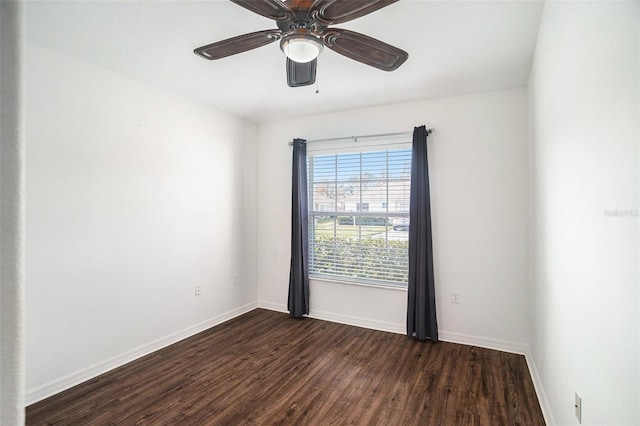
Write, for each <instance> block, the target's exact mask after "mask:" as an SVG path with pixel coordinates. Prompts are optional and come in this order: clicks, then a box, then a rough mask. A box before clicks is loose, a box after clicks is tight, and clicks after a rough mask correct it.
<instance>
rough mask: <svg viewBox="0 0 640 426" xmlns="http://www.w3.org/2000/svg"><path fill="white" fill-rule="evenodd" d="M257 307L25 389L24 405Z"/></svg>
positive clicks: (219, 317) (234, 311) (253, 305)
mask: <svg viewBox="0 0 640 426" xmlns="http://www.w3.org/2000/svg"><path fill="white" fill-rule="evenodd" d="M257 307H258V304H257V303H248V304H246V305H244V306H241V307H239V308H236V309H232V310H231V311H228V312H225V313H223V314H220V315H217V316H215V317H213V318H210V319H208V320H206V321H202V322H201V323H198V324H195V325H193V326H191V327H187V328H185V329H183V330H180V331H177V332H175V333H171V334H169V335H167V336H165V337H161V338H160V339H157V340H154V341H152V342H149V343H147V344H145V345H142V346H138V347H137V348H134V349H132V350H130V351H127V352H125V353H122V354H120V355H116V356H114V357H112V358H109V359H106V360H104V361H101V362H98V363H96V364H93V365H90V366H88V367H86V368H83V369H81V370H78V371H76V372H74V373H71V374H67V375H66V376H63V377H60V378H58V379H55V380H52V381H50V382H48V383H45V384H43V385H40V386H36V387H35V388H33V389H28V390H27V392H26V395H25V402H26V405H31V404H34V403H36V402H38V401H41V400H43V399H45V398H48V397H50V396H52V395H55V394H57V393H59V392H62V391H64V390H66V389H69V388H71V387H73V386H75V385H78V384H80V383H82V382H85V381H87V380H90V379H93V378H94V377H97V376H99V375H101V374H103V373H106V372H107V371H110V370H113V369H114V368H117V367H120V366H122V365H124V364H127V363H129V362H131V361H134V360H136V359H138V358H141V357H143V356H145V355H149V354H150V353H152V352H155V351H157V350H159V349H162V348H164V347H167V346H169V345H172V344H174V343H176V342H179V341H180V340H183V339H186V338H187V337H191V336H193V335H195V334H198V333H200V332H202V331H204V330H207V329H208V328H211V327H214V326H216V325H218V324H221V323H223V322H225V321H228V320H230V319H232V318H235V317H237V316H239V315H242V314H245V313H247V312H249V311H251V310H253V309H255V308H257Z"/></svg>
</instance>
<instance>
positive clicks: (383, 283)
mask: <svg viewBox="0 0 640 426" xmlns="http://www.w3.org/2000/svg"><path fill="white" fill-rule="evenodd" d="M392 151H403V155H407V154H408V159H404V161H405V162H408V164H409V167H408V173H407V174H406V175H405V176H403V177H402V178H396V179H393V178H391V177H390V176H389V174H390V171H389V170H390V166H389V153H390V152H392ZM366 152H385V155H386V165H385V169H384V172H385V179H384V183H385V197H386V199H385V200H384V201H382V202H381V203H380V204H381V209H383V211H370V210H369V207H370V205H371V203H370V201H365V200H364V199H363V191H362V185H363V181H365V183H366V180H363V179H362V177H363V167H362V166H363V163H362V161H363V154H364V153H366ZM341 154H358V155H359V159H360V169H359V173H360V179H359V180H358V181H357V184H358V185H359V186H360V188H359V191H358V192H359V200H358V202H357V204H356V208H355V209H354V210H347V209H346V206H345V207H343V210H341V209H340V207H339V205H338V198H339V197H338V196H337V194H338V184H339V183H340V182H341V180H340V179H338V172H339V171H338V170H339V165H338V157H339V156H340V155H341ZM326 155H331V156H335V157H336V160H335V166H334V167H335V178H334V179H333V180H332V181H329V182H330V183H331V184H333V185H334V188H335V193H334V194H335V195H334V196H335V199H334V206H333V209H331V210H326V209H325V204H326V203H325V204H323V203H319V202H317V201H316V200H315V199H314V184H318V183H319V181H315V182H314V161H313V159H314V157H317V156H326ZM410 164H411V143H410V142H406V141H403V142H400V143H398V142H395V143H393V142H390V143H383V144H380V143H379V141H378V143H376V144H374V145H373V146H365V147H364V149H363V147H362V146H359V147H351V148H350V149H349V148H347V149H340V148H338V149H316V150H309V149H308V151H307V174H308V190H309V192H308V194H309V196H308V203H309V204H308V206H309V211H308V214H309V278H310V279H312V280H319V281H329V282H337V283H344V284H355V285H364V286H368V287H376V288H391V289H399V290H406V289H407V284H408V283H407V281H408V279H407V278H408V277H407V275H408V229H407V231H406V240H405V239H401V240H400V241H406V248H403V250H405V252H406V254H405V255H404V256H403V259H406V268H402V269H403V273H404V274H405V277H404V281H395V280H386V279H375V278H363V277H354V276H349V275H346V274H344V275H341V274H339V273H323V272H318V271H316V270H314V266H315V255H316V248H317V247H318V246H317V245H315V244H316V239H315V236H316V231H317V229H316V218H319V217H329V218H332V219H333V238H334V241H335V240H336V239H337V235H338V234H337V227H338V222H339V218H341V217H352V218H353V220H354V225H356V221H358V222H359V223H358V225H357V226H358V228H357V229H358V237H357V240H356V241H357V243H356V244H355V245H354V246H355V247H358V248H359V247H362V248H363V249H364V246H362V245H361V243H362V242H363V241H365V239H363V233H362V227H363V226H367V225H366V224H363V223H362V219H364V218H369V217H371V218H384V220H385V225H384V227H385V228H384V234H385V237H384V242H385V243H384V247H382V249H381V252H387V253H390V254H389V255H390V256H391V255H392V254H391V253H392V252H393V253H395V252H397V250H398V248H397V247H395V248H392V247H390V246H389V241H390V240H389V232H397V231H395V230H394V229H393V221H394V220H395V219H400V218H402V219H406V220H408V219H409V208H408V205H409V197H410V187H411V172H410ZM372 181H374V182H381V181H382V180H381V179H380V178H378V179H373V180H372ZM391 181H397V182H402V183H403V185H404V186H405V187H406V188H403V190H404V191H406V195H404V194H403V197H401V199H402V202H403V204H404V205H406V210H405V211H390V209H389V207H390V206H391V205H392V202H393V201H394V200H390V198H389V182H391ZM397 203H398V202H397V200H396V202H395V204H397ZM345 204H346V202H345ZM365 205H366V207H367V208H366V209H363V207H365ZM312 206H313V207H316V209H312V208H311V207H312ZM318 207H321V208H318ZM374 210H375V209H374ZM358 218H359V219H360V220H358ZM338 246H339V244H337V243H336V247H338ZM341 247H342V248H344V247H345V246H344V245H343V246H341ZM370 249H371V250H373V251H375V250H376V248H370ZM394 262H395V261H393V262H391V263H392V264H393V263H394ZM396 263H397V262H396ZM337 266H338V267H339V266H340V265H339V264H337ZM338 269H339V268H338ZM371 270H372V272H378V271H383V272H384V271H385V270H386V269H385V268H380V269H378V268H372V269H371ZM394 272H395V270H394ZM389 274H390V275H391V272H389Z"/></svg>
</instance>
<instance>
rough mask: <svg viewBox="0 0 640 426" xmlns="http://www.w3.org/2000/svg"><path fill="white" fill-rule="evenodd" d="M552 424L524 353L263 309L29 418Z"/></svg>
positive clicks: (59, 398) (88, 385)
mask: <svg viewBox="0 0 640 426" xmlns="http://www.w3.org/2000/svg"><path fill="white" fill-rule="evenodd" d="M273 424H288V425H289V424H291V425H369V424H375V425H543V424H544V420H543V417H542V412H541V410H540V406H539V404H538V401H537V398H536V396H535V391H534V388H533V384H532V382H531V377H530V376H529V371H528V369H527V366H526V363H525V359H524V357H523V356H521V355H514V354H509V353H504V352H499V351H494V350H489V349H482V348H477V347H472V346H465V345H458V344H453V343H445V342H439V343H435V344H434V343H431V342H418V341H416V340H414V339H410V338H408V337H406V336H402V335H398V334H393V333H385V332H381V331H374V330H368V329H363V328H358V327H351V326H347V325H342V324H335V323H330V322H325V321H319V320H313V319H309V318H305V319H301V320H296V319H292V318H289V317H288V315H286V314H282V313H277V312H272V311H267V310H262V309H256V310H254V311H252V312H249V313H247V314H245V315H242V316H240V317H238V318H235V319H233V320H231V321H228V322H226V323H224V324H221V325H219V326H217V327H214V328H211V329H209V330H207V331H205V332H202V333H200V334H198V335H196V336H193V337H191V338H189V339H186V340H183V341H181V342H178V343H176V344H174V345H172V346H169V347H167V348H165V349H162V350H160V351H158V352H155V353H153V354H150V355H148V356H146V357H144V358H141V359H139V360H136V361H134V362H131V363H129V364H127V365H124V366H122V367H120V368H118V369H115V370H113V371H110V372H108V373H106V374H103V375H101V376H99V377H96V378H95V379H92V380H89V381H87V382H85V383H83V384H80V385H78V386H76V387H74V388H71V389H69V390H67V391H65V392H62V393H60V394H58V395H55V396H53V397H51V398H48V399H46V400H44V401H41V402H38V403H36V404H33V405H31V406H29V407H28V408H27V425H273Z"/></svg>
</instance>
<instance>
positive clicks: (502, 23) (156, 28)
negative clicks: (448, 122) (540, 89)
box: [26, 0, 543, 122]
mask: <svg viewBox="0 0 640 426" xmlns="http://www.w3.org/2000/svg"><path fill="white" fill-rule="evenodd" d="M542 7H543V3H542V2H540V1H496V2H489V1H423V0H401V1H399V2H398V3H395V4H392V5H390V6H387V7H386V8H383V9H381V10H379V11H377V12H374V13H372V14H370V15H367V16H364V17H362V18H358V19H356V20H353V21H350V22H347V23H345V24H341V25H337V27H341V28H347V29H350V30H353V31H358V32H361V33H364V34H367V35H369V36H371V37H375V38H378V39H380V40H382V41H385V42H387V43H389V44H392V45H394V46H397V47H399V48H401V49H404V50H406V51H407V52H408V53H409V59H408V60H407V62H406V63H405V64H403V65H402V66H401V67H400V68H399V69H398V70H396V71H393V72H390V73H387V72H384V71H380V70H377V69H375V68H371V67H369V66H367V65H363V64H361V63H359V62H355V61H352V60H350V59H347V58H345V57H343V56H341V55H339V54H337V53H335V52H333V51H332V50H329V49H325V50H324V52H322V54H321V55H320V57H319V58H318V78H317V82H318V89H319V93H318V94H316V93H315V91H316V87H315V85H314V86H307V87H302V88H289V87H288V86H287V83H286V72H285V56H284V55H283V54H282V53H281V52H280V49H279V46H278V43H277V42H276V43H272V44H270V45H268V46H265V47H261V48H258V49H255V50H251V51H248V52H244V53H241V54H238V55H235V56H231V57H228V58H225V59H221V60H217V61H207V60H204V59H202V58H199V57H197V56H196V55H195V54H193V49H194V48H196V47H199V46H202V45H204V44H208V43H212V42H215V41H219V40H222V39H225V38H229V37H233V36H236V35H240V34H244V33H248V32H253V31H258V30H263V29H271V28H276V25H275V22H274V21H271V20H269V19H267V18H264V17H262V16H259V15H256V14H253V13H251V12H249V11H248V10H245V9H244V8H242V7H239V6H237V5H235V4H233V3H231V2H229V1H222V0H218V1H184V0H183V1H130V0H129V1H61V2H58V1H42V2H40V1H29V2H27V7H26V9H27V19H26V28H27V39H28V40H29V41H31V42H34V43H38V44H41V45H44V46H47V47H50V48H52V49H55V50H58V51H61V52H63V53H66V54H68V55H70V56H74V57H76V58H80V59H82V60H85V61H87V62H90V63H93V64H96V65H99V66H101V67H104V68H107V69H109V70H112V71H115V72H118V73H120V74H124V75H127V76H129V77H132V78H134V79H137V80H139V81H142V82H145V83H147V84H150V85H153V86H157V87H160V88H163V89H166V90H169V91H172V92H175V93H178V94H181V95H184V96H187V97H189V98H192V99H196V100H198V101H201V102H204V103H207V104H209V105H211V106H213V107H215V108H217V109H220V110H223V111H227V112H229V113H231V114H234V115H236V116H240V117H243V118H247V119H249V120H252V121H255V122H264V121H271V120H275V119H281V118H292V117H300V116H306V115H312V114H318V113H324V112H333V111H340V110H347V109H353V108H360V107H367V106H375V105H381V104H389V103H398V102H405V101H411V100H418V99H425V98H434V97H442V96H452V95H458V94H463V93H470V92H479V91H487V90H496V89H503V88H511V87H520V86H525V85H526V84H527V79H528V77H529V69H530V67H531V60H532V56H533V52H534V49H535V43H536V37H537V33H538V25H539V22H540V15H541V12H542Z"/></svg>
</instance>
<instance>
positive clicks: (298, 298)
mask: <svg viewBox="0 0 640 426" xmlns="http://www.w3.org/2000/svg"><path fill="white" fill-rule="evenodd" d="M308 210H309V206H308V205H307V145H306V141H305V140H304V139H294V140H293V183H292V187H291V270H290V272H289V300H288V302H287V307H288V308H289V315H291V316H292V317H295V318H300V317H302V316H303V315H305V314H307V315H308V314H309V264H308V263H307V260H308V257H307V255H308V252H309V227H308V223H309V220H308V213H309V211H308Z"/></svg>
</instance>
